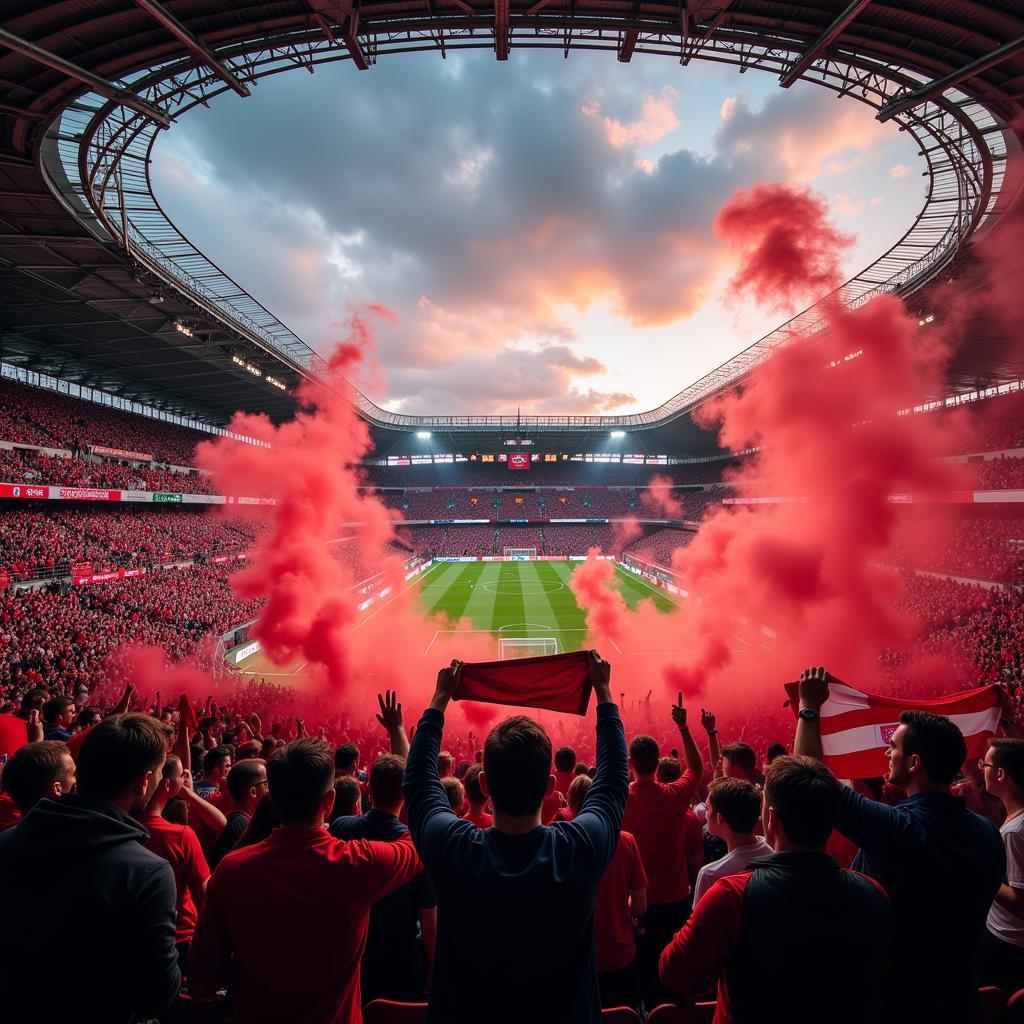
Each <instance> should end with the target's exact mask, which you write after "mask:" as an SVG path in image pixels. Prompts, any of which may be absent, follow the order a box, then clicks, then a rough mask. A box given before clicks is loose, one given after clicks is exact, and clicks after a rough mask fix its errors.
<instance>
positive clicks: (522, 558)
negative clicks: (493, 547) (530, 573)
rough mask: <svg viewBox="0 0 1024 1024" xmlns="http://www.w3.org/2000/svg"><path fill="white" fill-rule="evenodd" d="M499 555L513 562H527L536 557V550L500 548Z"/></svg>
mask: <svg viewBox="0 0 1024 1024" xmlns="http://www.w3.org/2000/svg"><path fill="white" fill-rule="evenodd" d="M501 553H502V554H503V555H504V556H505V557H506V558H508V559H511V560H512V561H513V562H528V561H530V559H534V558H536V557H537V549H536V548H502V549H501Z"/></svg>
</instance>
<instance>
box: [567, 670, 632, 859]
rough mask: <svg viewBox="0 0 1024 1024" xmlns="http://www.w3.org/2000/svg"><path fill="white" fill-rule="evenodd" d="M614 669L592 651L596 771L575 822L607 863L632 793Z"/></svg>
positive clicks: (613, 849)
mask: <svg viewBox="0 0 1024 1024" xmlns="http://www.w3.org/2000/svg"><path fill="white" fill-rule="evenodd" d="M611 671H612V667H611V665H609V664H608V662H607V661H605V660H604V659H603V658H602V657H601V655H599V654H598V653H597V651H591V652H590V671H589V674H590V682H591V685H592V686H593V688H594V695H595V696H596V698H597V773H596V774H595V775H594V783H593V785H592V786H591V787H590V789H589V790H588V791H587V795H586V797H585V798H584V800H583V806H582V807H581V808H580V813H579V814H577V815H576V817H575V818H574V819H573V822H572V823H573V825H575V826H577V827H579V828H583V829H585V830H586V831H587V833H588V834H589V836H590V839H591V842H592V843H593V846H594V848H595V849H596V850H598V851H599V856H603V857H604V860H605V863H608V861H610V860H611V859H612V857H613V856H614V854H615V847H616V845H617V843H618V841H619V829H620V828H621V827H622V815H623V814H624V813H625V810H626V797H627V796H628V795H629V764H628V760H627V755H626V736H625V733H624V732H623V729H622V719H621V718H619V709H618V708H617V707H616V706H615V704H614V703H613V701H612V690H611V682H610V680H611Z"/></svg>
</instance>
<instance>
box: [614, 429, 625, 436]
mask: <svg viewBox="0 0 1024 1024" xmlns="http://www.w3.org/2000/svg"><path fill="white" fill-rule="evenodd" d="M625 436H626V432H625V431H624V430H613V431H612V437H616V438H618V437H625Z"/></svg>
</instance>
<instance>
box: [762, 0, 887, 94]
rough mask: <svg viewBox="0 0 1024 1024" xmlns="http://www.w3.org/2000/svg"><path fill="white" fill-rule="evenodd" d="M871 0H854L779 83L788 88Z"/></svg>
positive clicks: (805, 51)
mask: <svg viewBox="0 0 1024 1024" xmlns="http://www.w3.org/2000/svg"><path fill="white" fill-rule="evenodd" d="M870 3H871V0H853V2H852V3H850V4H849V5H847V7H846V9H845V10H844V11H843V12H842V13H841V14H840V15H839V16H838V17H837V18H836V19H835V21H833V22H832V24H831V25H829V27H828V28H827V29H825V31H824V32H822V34H821V35H820V36H818V38H817V39H815V40H814V42H813V43H811V44H810V46H808V47H807V49H806V50H804V52H803V53H802V54H801V55H800V57H799V58H798V59H797V61H796V63H795V64H794V65H793V66H792V67H791V68H790V69H789V70H788V71H787V72H786V73H785V74H784V75H783V76H782V77H781V78H780V79H779V85H781V86H782V88H783V89H788V88H789V87H790V86H791V85H792V84H793V83H794V82H795V81H796V80H797V79H798V78H799V77H800V76H801V75H802V74H803V73H804V72H805V71H806V70H807V69H808V68H809V67H810V66H811V64H813V63H814V61H815V60H817V58H818V57H820V56H821V54H822V53H824V52H825V50H827V49H828V48H829V47H830V46H831V45H832V44H833V43H834V42H835V41H836V40H837V39H838V38H839V37H840V36H841V35H842V34H843V32H845V31H846V28H847V26H848V25H849V24H850V22H851V21H853V19H854V18H856V17H857V16H858V15H859V14H860V13H861V11H863V10H864V8H865V7H867V6H868V4H870Z"/></svg>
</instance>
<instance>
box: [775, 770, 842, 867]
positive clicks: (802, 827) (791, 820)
mask: <svg viewBox="0 0 1024 1024" xmlns="http://www.w3.org/2000/svg"><path fill="white" fill-rule="evenodd" d="M841 791H842V787H841V786H840V784H839V780H838V779H837V778H836V777H835V776H834V775H833V774H832V772H831V771H829V769H828V768H826V767H825V765H824V764H822V763H821V761H817V760H815V759H814V758H813V757H801V756H795V755H790V754H787V755H785V756H783V757H777V758H775V760H774V761H772V763H771V764H770V765H769V766H768V775H767V778H766V779H765V784H764V798H765V802H766V803H767V804H768V806H770V807H773V808H774V809H775V816H776V817H777V818H778V821H779V825H780V826H781V828H782V831H783V832H785V834H786V836H787V838H788V839H789V840H790V842H792V843H795V844H796V845H797V846H805V847H809V848H811V849H820V848H821V847H823V846H824V845H825V843H826V842H827V841H828V837H829V836H830V835H831V834H832V829H833V827H834V826H835V823H836V817H837V816H838V814H839V801H840V796H841Z"/></svg>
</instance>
